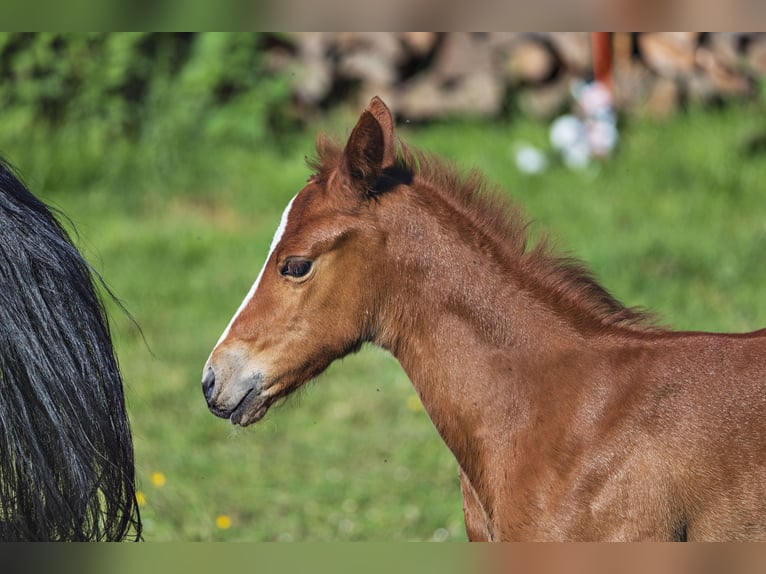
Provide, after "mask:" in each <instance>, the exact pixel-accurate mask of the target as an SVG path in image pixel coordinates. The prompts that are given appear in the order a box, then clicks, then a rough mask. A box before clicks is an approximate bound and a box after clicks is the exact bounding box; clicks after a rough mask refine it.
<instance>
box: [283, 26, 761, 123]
mask: <svg viewBox="0 0 766 574" xmlns="http://www.w3.org/2000/svg"><path fill="white" fill-rule="evenodd" d="M282 42H283V43H282V44H281V45H282V46H284V42H286V43H288V44H291V49H290V56H289V57H288V58H286V59H283V60H282V61H283V62H287V64H286V65H288V66H289V67H290V68H291V77H292V78H293V89H294V94H295V97H296V100H297V101H298V103H299V104H300V105H301V106H302V107H303V108H304V109H306V110H312V109H313V110H317V109H325V108H327V107H329V106H333V105H336V104H338V103H341V102H348V103H351V104H353V105H355V106H359V105H363V104H364V103H365V102H367V101H369V98H370V97H371V96H372V95H374V94H377V95H379V96H381V97H382V98H383V99H384V100H385V101H386V102H387V103H389V105H390V106H391V107H392V108H393V109H394V110H395V111H396V112H397V113H398V114H399V115H400V116H402V117H407V118H411V119H413V120H420V119H432V118H437V117H445V116H455V115H466V114H469V115H474V116H482V117H497V116H499V115H502V114H504V113H507V112H508V110H509V109H518V110H520V111H521V113H524V114H528V115H531V116H534V117H539V118H547V119H549V118H552V117H554V116H556V115H558V114H559V113H562V112H563V111H566V110H567V109H568V108H569V107H570V106H571V104H572V93H571V92H572V85H573V82H574V81H576V80H578V79H580V80H585V81H587V80H589V79H591V78H592V55H591V38H590V35H589V34H588V33H580V32H571V33H535V34H528V33H497V32H491V33H460V32H450V33H433V32H401V33H363V32H346V33H330V32H318V33H300V34H293V35H290V36H287V37H283V38H282ZM612 47H613V50H612V62H613V85H614V98H615V104H616V106H617V108H618V110H620V111H621V112H628V113H631V112H638V113H647V114H650V115H654V116H664V115H668V114H671V113H673V112H674V111H675V110H677V109H679V108H680V107H682V106H684V105H686V104H687V103H689V102H694V101H701V102H721V101H726V100H729V99H733V98H748V97H753V96H754V95H756V94H758V83H759V81H761V79H762V78H764V76H766V34H764V33H692V32H689V33H686V32H684V33H640V34H627V33H616V34H613V35H612Z"/></svg>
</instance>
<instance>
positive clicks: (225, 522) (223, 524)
mask: <svg viewBox="0 0 766 574" xmlns="http://www.w3.org/2000/svg"><path fill="white" fill-rule="evenodd" d="M215 525H216V526H217V527H218V528H220V529H221V530H226V529H227V528H231V518H229V517H228V516H226V515H225V514H219V515H218V516H216V517H215Z"/></svg>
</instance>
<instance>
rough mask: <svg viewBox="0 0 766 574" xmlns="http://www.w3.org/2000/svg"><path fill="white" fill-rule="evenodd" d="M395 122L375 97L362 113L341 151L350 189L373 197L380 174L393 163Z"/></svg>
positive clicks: (384, 105)
mask: <svg viewBox="0 0 766 574" xmlns="http://www.w3.org/2000/svg"><path fill="white" fill-rule="evenodd" d="M393 142H394V120H393V118H392V116H391V112H390V111H389V109H388V108H387V107H386V104H384V103H383V101H382V100H381V99H380V98H378V97H377V96H376V97H374V98H373V99H372V101H371V102H370V105H369V106H367V109H366V110H364V112H362V115H361V116H360V117H359V121H358V122H357V124H356V126H355V127H354V129H353V131H352V132H351V135H350V136H349V138H348V142H347V143H346V147H345V149H344V150H343V160H342V161H343V164H342V166H343V170H344V172H345V174H346V176H347V177H348V178H349V180H350V183H351V185H352V186H353V187H354V188H356V189H358V190H360V191H363V192H364V193H367V194H369V193H372V191H373V190H374V188H375V182H377V180H378V178H379V177H380V176H381V175H382V173H383V170H384V169H385V168H387V167H390V166H392V165H393V163H394V143H393Z"/></svg>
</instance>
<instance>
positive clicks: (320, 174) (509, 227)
mask: <svg viewBox="0 0 766 574" xmlns="http://www.w3.org/2000/svg"><path fill="white" fill-rule="evenodd" d="M397 144H398V145H397V154H396V165H395V166H394V167H395V168H396V170H399V171H402V172H404V173H407V174H409V175H410V176H411V177H412V178H417V181H418V183H420V184H421V185H424V186H427V187H428V189H429V191H432V192H434V193H439V194H441V195H442V197H443V198H444V199H445V200H447V201H448V202H449V203H450V205H452V206H453V207H455V208H457V209H458V210H459V211H460V212H461V213H462V214H463V215H464V216H465V217H466V218H467V219H468V220H469V221H471V222H472V223H473V224H474V225H475V226H476V227H477V228H478V229H481V230H482V231H483V232H484V233H485V234H486V235H487V236H488V237H491V238H493V240H494V243H495V244H496V245H497V247H498V249H500V250H501V252H502V253H504V254H505V255H506V256H507V258H508V259H509V261H511V262H515V264H516V266H517V268H518V269H519V270H520V271H521V273H520V274H519V275H520V278H521V279H522V286H523V287H524V288H527V289H529V290H534V291H535V292H536V293H538V294H539V295H541V296H542V297H544V298H545V300H546V301H547V302H549V303H550V304H552V305H555V306H559V307H562V308H565V309H566V310H570V311H571V310H576V311H579V312H580V314H581V315H582V317H583V319H585V321H583V324H585V323H588V322H589V323H591V324H592V320H593V319H595V320H596V321H597V324H598V325H600V326H602V327H609V326H619V327H624V328H632V329H641V330H656V329H658V328H659V327H657V325H656V318H655V316H654V315H652V314H651V313H648V312H646V311H645V310H643V309H641V308H635V307H626V306H625V305H623V304H622V303H620V301H618V300H617V299H616V298H614V297H613V296H612V295H611V294H610V293H609V292H608V291H607V290H606V289H604V287H602V286H601V285H600V284H599V283H598V282H597V281H596V278H595V276H594V275H593V273H592V272H591V271H590V270H589V269H588V267H587V266H586V265H585V264H584V263H582V262H581V261H580V260H578V259H576V258H574V257H571V256H568V255H562V254H561V253H558V252H557V251H556V250H555V249H554V248H553V245H552V241H551V240H550V237H549V236H548V235H543V236H542V237H541V238H540V239H538V240H537V242H536V243H534V244H533V245H530V242H529V236H528V232H527V230H528V228H529V225H530V223H529V221H528V219H527V218H526V217H525V215H524V214H523V212H522V211H521V210H520V209H519V208H518V207H517V206H516V205H515V204H514V203H513V202H512V201H511V200H510V198H509V197H508V195H507V193H506V192H505V191H504V190H503V189H502V188H500V187H499V186H496V185H492V184H489V183H488V182H487V179H486V178H485V177H484V175H483V174H481V173H480V172H479V171H477V170H471V171H470V172H468V173H467V174H463V173H461V172H460V171H459V170H458V169H456V167H455V166H454V164H452V163H449V162H447V161H445V160H443V159H441V158H439V157H437V156H435V155H433V154H429V153H425V152H422V151H419V150H412V149H409V148H408V147H407V146H405V145H404V144H402V143H401V141H399V142H397ZM342 157H343V149H342V147H341V146H340V145H338V143H337V142H336V141H334V140H332V139H330V138H328V137H326V136H324V135H320V136H319V138H317V144H316V157H314V158H310V159H308V165H309V167H310V168H311V169H312V170H313V171H314V173H315V175H314V176H312V177H314V178H316V179H318V180H319V181H326V180H327V179H328V178H329V175H330V174H331V173H332V172H333V171H334V170H336V169H337V168H338V167H339V165H340V162H341V160H342Z"/></svg>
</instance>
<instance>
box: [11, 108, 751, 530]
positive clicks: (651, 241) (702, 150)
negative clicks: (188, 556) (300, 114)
mask: <svg viewBox="0 0 766 574" xmlns="http://www.w3.org/2000/svg"><path fill="white" fill-rule="evenodd" d="M759 115H760V116H759ZM759 117H764V116H763V110H762V109H761V108H759V107H757V106H755V105H753V106H747V107H740V108H729V109H725V110H721V111H716V112H708V113H703V112H701V111H694V110H693V111H691V112H689V113H687V114H684V115H681V116H679V117H677V118H676V119H674V120H673V121H671V122H668V123H648V122H638V121H634V122H629V123H627V124H626V125H623V126H622V131H621V137H622V141H621V147H620V152H619V154H618V155H617V156H616V157H615V158H613V159H612V160H611V161H608V162H605V163H603V164H602V165H599V166H595V167H593V168H591V169H589V170H587V171H585V172H571V171H569V170H567V169H566V168H564V167H562V166H559V165H554V166H552V167H551V169H550V170H549V171H547V172H546V173H545V174H542V175H540V176H535V177H530V176H524V175H522V174H520V173H518V172H517V170H516V168H515V167H514V164H513V161H512V151H513V149H514V146H515V144H516V143H517V142H519V141H521V140H525V141H531V142H534V143H538V144H540V145H544V144H545V142H546V131H545V130H546V128H545V126H540V125H536V124H532V123H528V122H524V121H519V122H518V123H514V124H505V123H476V122H453V123H446V124H439V125H431V126H427V127H420V128H418V127H415V126H404V127H403V129H402V132H401V135H403V136H404V138H405V139H406V140H407V141H409V142H410V143H411V144H413V145H417V146H419V147H423V148H427V149H430V150H432V151H434V152H437V153H439V154H442V155H444V156H447V157H449V158H452V159H454V160H455V161H456V162H457V163H458V165H460V166H463V167H465V168H469V167H477V168H479V169H480V170H482V171H483V172H485V173H486V174H487V176H488V177H489V179H490V180H492V181H494V182H497V183H499V184H501V185H502V186H503V187H504V188H505V189H507V190H508V191H509V193H510V194H511V195H512V196H513V197H515V198H516V199H517V200H518V201H519V202H520V203H521V204H522V205H524V207H525V209H526V211H527V213H528V214H529V216H530V217H531V218H533V219H534V220H535V222H536V225H535V228H534V229H535V232H537V231H538V230H540V229H547V230H550V231H551V232H552V234H553V235H554V236H555V237H557V238H559V239H560V244H561V245H562V247H564V248H565V249H566V250H568V251H570V252H572V253H573V254H575V255H577V256H578V257H580V258H582V259H584V260H586V261H587V262H588V263H589V265H590V266H591V268H592V269H593V270H594V271H595V272H596V274H597V275H598V277H599V278H600V279H601V281H602V282H603V284H604V285H606V286H607V287H608V288H609V289H610V290H611V291H612V292H613V293H614V294H615V295H616V296H617V297H618V298H620V299H621V300H623V301H624V302H626V303H628V304H631V305H643V306H646V307H649V308H650V309H652V310H654V311H657V312H658V313H659V314H660V316H661V318H662V320H663V321H664V322H666V323H670V324H672V325H674V326H675V327H677V328H683V329H705V330H716V331H744V330H752V329H756V328H758V327H762V326H766V297H764V295H763V291H764V286H766V265H765V264H766V202H764V199H766V193H765V192H766V189H764V187H765V182H766V155H757V154H756V155H750V156H749V155H747V154H745V153H744V152H743V147H744V145H745V142H746V141H747V140H748V138H750V137H753V136H755V135H758V134H759V133H761V134H762V133H763V132H764V131H765V130H766V122H763V120H759V121H760V123H759V121H757V120H756V118H759ZM351 121H353V120H351ZM324 124H325V125H327V126H331V129H333V130H334V131H335V132H336V133H338V134H341V135H343V134H347V133H348V132H349V130H350V128H351V127H352V126H351V125H350V124H349V123H347V122H346V121H345V117H344V121H340V119H338V118H335V119H332V118H331V119H328V120H325V122H324ZM65 136H66V137H65ZM313 137H314V133H313V131H311V133H309V132H307V133H306V134H304V135H301V136H299V137H296V138H294V139H293V140H291V142H290V145H289V146H282V148H285V150H283V151H277V150H276V148H274V149H250V150H244V149H240V148H238V147H236V146H234V145H232V146H230V147H224V148H220V147H219V148H216V149H211V148H210V147H206V146H205V144H204V142H201V141H194V142H184V143H183V144H181V145H179V148H178V149H177V150H173V153H169V152H168V151H167V150H152V149H142V148H141V146H136V148H135V150H133V151H132V152H131V153H133V154H134V155H135V157H134V159H133V160H132V162H128V164H126V165H128V167H125V168H124V169H117V168H115V167H114V165H112V164H111V163H110V161H109V157H110V156H109V151H110V150H105V153H104V168H103V173H98V172H96V173H94V172H93V166H92V165H89V166H88V177H84V178H83V179H82V183H80V182H78V178H77V177H76V174H77V166H76V165H72V164H71V162H63V161H57V160H56V158H57V153H58V152H57V146H64V145H71V143H72V140H73V136H72V132H69V133H68V134H65V135H62V136H61V137H59V138H53V139H52V140H51V141H49V142H47V145H48V148H47V149H48V150H49V151H48V152H46V153H43V152H41V148H40V146H41V145H43V144H44V143H45V142H43V141H42V140H41V139H40V138H30V141H29V142H18V141H14V142H10V143H6V144H4V153H5V154H6V155H7V156H8V157H9V158H10V159H11V160H13V161H14V163H15V164H16V165H17V166H18V167H19V168H20V169H21V170H22V172H23V173H25V174H27V175H28V183H29V184H30V186H31V187H32V189H33V191H35V193H37V194H38V195H41V196H42V197H43V198H44V199H45V200H46V201H48V202H49V203H51V204H53V205H56V206H58V207H59V208H61V209H62V210H63V211H64V212H65V213H66V214H68V216H69V217H70V218H71V219H72V220H73V221H74V223H75V225H76V226H77V228H78V230H79V234H80V235H79V239H78V245H79V246H80V248H81V249H82V251H83V252H84V253H85V254H86V256H87V257H88V258H89V259H90V260H91V261H92V262H93V264H94V265H95V267H96V268H97V269H98V270H99V271H100V272H101V273H102V275H103V276H104V277H105V279H106V281H107V282H108V283H109V285H110V286H111V287H112V288H113V290H114V291H115V292H116V293H117V294H118V296H119V297H120V298H121V300H122V301H123V302H124V304H125V305H126V307H127V308H128V309H129V310H130V312H131V313H132V314H133V316H134V317H135V318H136V320H137V321H138V323H139V324H140V325H141V327H142V329H143V333H144V335H145V337H146V342H147V343H148V348H147V345H146V344H145V343H144V341H143V340H142V337H141V335H140V334H139V333H138V331H137V330H136V328H135V327H134V326H133V325H132V324H131V322H130V321H129V320H128V318H127V317H126V316H125V315H124V314H122V313H121V312H120V311H119V310H118V309H117V308H116V307H115V306H114V305H110V307H109V308H110V314H111V318H112V323H113V332H114V337H115V342H116V345H117V351H118V355H119V358H120V363H121V366H122V369H123V373H124V377H125V385H126V395H127V401H128V408H129V413H130V417H131V422H132V428H133V432H134V439H135V448H136V461H137V472H138V481H139V488H140V489H141V491H142V492H143V494H144V496H145V504H144V506H143V507H142V513H143V518H144V522H145V532H144V535H145V539H146V540H149V541H164V540H258V541H273V540H311V541H325V540H380V541H382V540H429V539H432V538H436V539H444V538H447V539H450V540H464V539H465V532H464V530H463V524H462V507H461V498H460V493H459V484H458V478H457V468H456V464H455V462H454V460H453V459H452V457H451V454H450V453H449V452H448V450H447V448H446V447H445V446H444V445H443V443H442V442H441V440H440V439H439V437H438V435H437V433H436V431H435V430H434V428H433V426H432V424H431V422H430V421H429V419H428V417H427V416H426V414H425V413H424V412H423V411H422V409H420V408H418V404H419V403H418V402H417V399H416V397H415V394H414V392H413V390H412V388H411V386H410V383H409V381H408V380H407V378H406V376H405V375H404V373H403V372H402V370H401V368H400V367H399V366H398V364H397V363H396V362H395V360H394V359H392V358H391V357H390V356H388V355H387V354H385V353H384V352H382V351H380V350H377V349H374V348H365V349H363V350H362V351H361V352H360V353H359V354H357V355H355V356H353V357H349V358H347V359H345V360H344V361H341V362H339V363H336V364H334V365H333V366H332V367H331V368H330V369H329V370H328V372H327V373H325V374H324V375H323V376H322V377H320V379H319V380H317V381H316V382H314V383H312V384H310V385H308V386H307V387H306V388H305V390H304V391H303V392H300V393H299V394H298V395H297V396H295V397H293V398H292V399H290V400H288V401H287V402H286V403H284V404H282V405H281V406H278V407H276V408H274V409H272V410H271V411H270V413H269V414H268V416H267V417H266V419H265V420H264V421H263V422H261V423H260V424H258V425H254V426H252V427H249V428H247V429H244V430H242V429H235V428H234V427H232V426H231V425H230V424H229V423H227V422H226V421H223V420H220V419H217V418H215V417H213V416H212V415H210V414H209V412H208V411H207V409H206V407H205V403H204V400H203V398H202V393H201V391H200V384H199V381H200V376H201V370H202V366H203V364H204V362H205V360H206V358H207V355H208V353H209V352H210V350H211V348H212V346H213V345H214V343H215V341H216V340H217V339H218V336H219V335H220V333H221V331H222V330H223V328H224V327H225V326H226V324H227V323H228V321H229V319H230V317H231V315H232V313H233V311H234V310H235V309H236V308H237V306H238V305H239V303H240V301H241V299H242V297H243V296H244V294H245V293H246V291H247V290H248V288H249V287H250V284H251V283H252V281H253V279H254V278H255V275H256V274H257V272H258V270H259V269H260V267H261V265H262V263H263V258H264V256H265V254H266V251H267V247H268V243H269V241H270V239H271V237H272V234H273V231H274V229H275V228H276V226H277V223H278V221H279V216H280V214H281V211H282V209H283V207H284V205H285V204H286V203H287V201H288V199H289V198H290V197H292V195H293V194H294V193H295V192H296V191H297V190H298V189H299V188H300V187H301V186H302V185H303V183H304V181H305V179H306V177H307V175H308V170H307V168H306V167H305V166H304V162H303V158H304V156H305V155H309V154H311V152H312V147H313ZM120 149H122V150H123V151H124V146H121V147H120ZM65 152H66V154H67V157H72V153H71V150H63V149H62V150H61V152H60V153H62V154H64V153H65ZM142 165H144V166H147V167H146V168H140V166H142ZM67 173H69V175H68V176H67V177H64V175H63V174H67ZM158 472H159V473H162V474H163V475H164V476H165V478H166V481H165V483H164V485H162V486H161V487H160V486H156V485H155V484H154V483H153V481H152V475H153V473H158ZM219 515H226V516H228V517H229V518H230V519H231V523H232V525H231V528H228V529H220V528H218V527H217V526H216V517H217V516H219Z"/></svg>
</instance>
